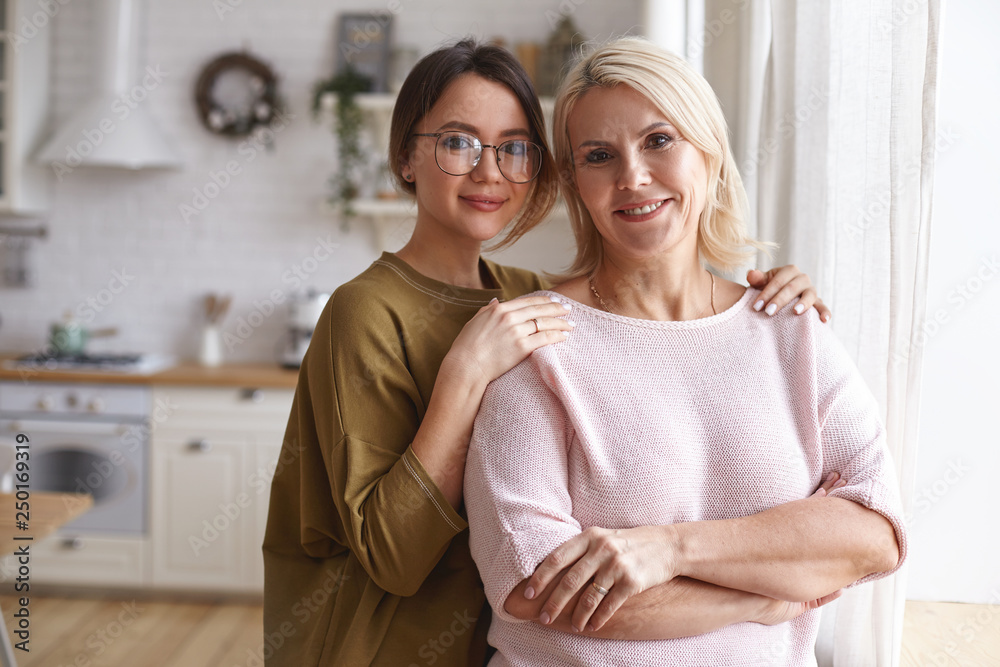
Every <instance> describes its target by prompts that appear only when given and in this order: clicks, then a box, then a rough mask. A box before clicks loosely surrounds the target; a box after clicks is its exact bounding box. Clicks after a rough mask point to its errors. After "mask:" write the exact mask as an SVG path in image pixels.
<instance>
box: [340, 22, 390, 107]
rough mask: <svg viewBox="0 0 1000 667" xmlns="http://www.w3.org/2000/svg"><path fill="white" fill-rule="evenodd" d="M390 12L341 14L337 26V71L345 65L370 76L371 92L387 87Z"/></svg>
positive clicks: (385, 89) (381, 90) (341, 69)
mask: <svg viewBox="0 0 1000 667" xmlns="http://www.w3.org/2000/svg"><path fill="white" fill-rule="evenodd" d="M391 52H392V14H390V13H388V12H384V13H378V12H369V13H365V14H341V15H340V20H339V21H338V26H337V71H338V72H343V71H344V70H346V69H347V67H348V66H350V67H352V68H353V69H354V70H355V71H356V72H358V74H361V75H362V76H365V77H368V78H370V79H371V80H372V89H371V92H373V93H384V92H387V91H388V90H389V62H390V56H391Z"/></svg>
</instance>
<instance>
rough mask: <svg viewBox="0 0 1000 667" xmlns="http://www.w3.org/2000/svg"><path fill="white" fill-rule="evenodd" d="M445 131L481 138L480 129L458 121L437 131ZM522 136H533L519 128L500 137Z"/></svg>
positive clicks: (447, 124)
mask: <svg viewBox="0 0 1000 667" xmlns="http://www.w3.org/2000/svg"><path fill="white" fill-rule="evenodd" d="M443 130H461V131H462V132H468V133H469V134H475V135H476V136H479V130H478V129H476V128H475V127H473V126H471V125H469V124H468V123H462V122H460V121H457V120H453V121H450V122H447V123H445V124H444V125H442V126H441V127H439V128H438V129H437V131H438V132H441V131H443ZM521 136H526V137H530V136H531V132H529V131H528V130H525V129H524V128H520V127H518V128H512V129H509V130H504V131H503V132H501V133H500V137H501V138H504V137H521Z"/></svg>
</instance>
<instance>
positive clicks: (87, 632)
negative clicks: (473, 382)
mask: <svg viewBox="0 0 1000 667" xmlns="http://www.w3.org/2000/svg"><path fill="white" fill-rule="evenodd" d="M0 607H2V608H3V618H4V621H5V622H6V623H7V626H8V630H10V629H11V628H12V627H13V625H12V614H13V613H14V611H16V609H17V602H16V600H15V599H14V598H12V597H0ZM29 610H30V618H31V629H30V632H31V635H30V637H31V639H30V644H29V648H30V649H31V650H30V652H29V653H22V652H21V651H15V654H16V656H17V659H18V665H19V666H20V667H84V666H86V667H119V666H126V665H127V666H128V667H260V666H262V665H263V659H262V648H263V641H262V614H261V608H260V606H259V605H257V604H232V603H226V604H212V603H207V602H167V601H163V600H142V599H139V600H132V599H127V600H122V599H111V598H109V599H102V600H95V599H86V598H56V597H38V596H33V597H32V598H31V602H30V606H29ZM12 641H14V642H16V641H18V638H16V637H14V638H13V640H12ZM902 665H903V667H925V666H933V667H939V666H940V667H950V666H953V665H961V666H962V667H965V666H974V667H983V666H987V665H1000V605H994V606H992V607H991V606H989V605H967V604H950V603H940V602H908V603H907V605H906V617H905V624H904V630H903V659H902Z"/></svg>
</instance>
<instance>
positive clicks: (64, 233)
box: [0, 0, 641, 361]
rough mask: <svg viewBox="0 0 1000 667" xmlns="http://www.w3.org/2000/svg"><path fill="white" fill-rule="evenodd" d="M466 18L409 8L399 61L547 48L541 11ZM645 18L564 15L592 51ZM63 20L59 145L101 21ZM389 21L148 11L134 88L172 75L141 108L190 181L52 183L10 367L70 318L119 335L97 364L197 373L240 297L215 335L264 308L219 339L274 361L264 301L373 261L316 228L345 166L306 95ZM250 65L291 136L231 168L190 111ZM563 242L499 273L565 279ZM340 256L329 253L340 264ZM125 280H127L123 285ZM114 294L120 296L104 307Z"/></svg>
mask: <svg viewBox="0 0 1000 667" xmlns="http://www.w3.org/2000/svg"><path fill="white" fill-rule="evenodd" d="M468 4H469V3H467V2H462V1H461V0H450V1H446V2H435V3H433V5H429V4H428V3H420V2H416V1H413V0H411V1H409V2H408V1H406V0H402V1H401V2H400V3H399V7H400V11H398V13H396V14H395V15H394V26H393V30H394V33H395V41H396V43H397V44H399V45H405V46H409V47H413V48H415V49H417V51H418V52H419V53H420V54H425V53H427V52H429V51H431V50H433V49H434V48H435V47H436V46H438V45H439V44H441V43H443V42H445V41H448V40H451V39H454V37H455V36H462V35H476V36H480V37H485V38H490V37H494V36H498V37H501V38H505V39H507V40H509V41H510V42H511V43H512V45H513V41H514V39H515V36H516V40H518V41H522V40H523V41H534V42H539V43H544V40H545V38H546V36H547V35H548V34H549V33H550V32H551V31H552V29H553V27H554V23H555V20H554V19H552V20H551V21H550V20H548V19H547V18H546V10H545V9H544V8H543V7H542V6H541V3H538V2H535V1H533V0H516V1H513V2H503V3H477V6H476V9H475V11H474V12H470V10H469V9H468ZM544 4H545V5H546V6H548V7H549V10H550V11H549V12H548V13H549V14H550V16H555V17H559V16H560V14H559V11H558V9H559V6H560V5H559V2H557V1H554V2H548V3H544ZM640 4H641V3H640V2H639V1H638V0H628V1H626V2H614V3H612V2H594V1H588V2H580V3H579V6H578V7H577V6H576V5H575V4H574V3H572V2H570V1H569V0H565V1H564V2H563V5H567V6H569V7H571V8H573V10H574V11H573V12H572V17H573V20H574V21H575V22H576V23H577V25H578V26H579V28H580V30H581V32H583V33H584V34H586V35H588V36H591V37H593V38H598V39H600V38H607V37H609V36H611V35H615V34H622V33H626V32H629V31H634V30H636V28H637V27H638V26H639V21H640ZM53 5H54V6H55V7H57V8H58V11H57V13H56V15H55V16H54V17H53V18H52V21H51V29H52V32H53V34H52V79H51V81H52V90H51V114H52V123H53V126H54V127H59V126H60V124H61V123H63V122H65V121H66V120H67V119H68V117H69V116H70V114H72V112H74V111H75V110H77V109H78V108H79V107H80V106H81V105H82V104H84V103H86V102H87V101H88V100H89V99H90V96H91V94H92V88H93V86H94V85H95V78H96V71H95V70H96V67H95V64H94V60H95V58H94V56H95V49H96V47H97V44H96V43H95V40H94V38H93V37H94V35H95V34H96V32H95V28H96V26H95V25H94V21H95V16H94V15H95V12H94V11H93V6H92V3H88V2H66V3H65V4H60V3H53ZM385 9H386V3H385V2H380V1H377V0H373V1H369V2H363V1H362V2H352V3H351V4H350V6H345V5H344V4H342V3H331V2H322V1H320V0H294V1H292V2H282V3H280V4H279V3H274V2H267V1H266V0H243V1H242V2H235V1H231V2H230V1H227V0H219V1H218V2H214V3H213V2H203V1H201V0H180V1H178V2H169V3H165V2H150V3H149V5H148V10H147V11H148V15H149V18H148V21H147V26H148V32H147V34H146V36H145V39H143V40H142V42H141V43H142V44H143V47H142V49H141V52H140V62H141V63H142V66H140V67H139V68H138V69H139V71H140V72H142V70H143V69H144V68H145V65H147V64H148V65H149V66H150V67H152V68H153V69H154V70H158V71H161V72H162V73H163V75H162V83H159V84H156V85H154V86H152V87H151V88H152V89H151V90H150V91H149V96H148V98H147V99H146V100H145V101H143V102H141V104H142V106H143V107H144V108H145V109H146V110H147V111H148V113H149V115H150V116H152V118H153V119H154V120H155V121H156V122H157V123H158V124H159V127H160V128H161V130H162V133H163V135H164V136H165V137H166V139H167V140H168V141H169V143H170V145H171V146H172V147H173V149H174V150H175V152H176V153H177V154H178V155H179V156H180V158H181V159H182V160H183V167H182V168H181V169H179V170H148V171H147V170H140V171H136V172H129V171H125V170H119V169H106V168H77V169H73V170H72V171H71V172H69V173H64V174H62V175H61V180H58V181H57V180H56V179H53V181H54V187H53V190H52V197H51V208H50V211H49V213H48V214H47V215H45V216H44V217H43V218H42V219H41V222H43V223H44V224H45V225H46V226H47V227H48V229H49V238H48V239H46V240H44V241H40V242H34V243H32V244H31V245H32V246H33V248H32V250H31V252H30V256H29V258H28V259H29V262H30V266H31V268H32V269H33V274H34V276H33V279H34V284H33V286H32V287H31V288H30V289H4V290H2V292H0V298H2V300H3V307H2V309H0V318H2V323H0V352H2V351H6V352H15V353H23V352H24V351H25V350H37V349H39V348H40V347H42V346H43V345H44V342H45V339H46V336H47V332H48V327H49V325H50V323H52V322H54V321H57V320H60V319H61V318H62V317H63V314H64V312H65V311H72V312H74V313H75V314H76V315H77V317H78V318H81V319H88V320H89V321H86V322H84V323H85V324H86V325H87V326H92V327H96V326H105V325H106V326H117V327H119V329H120V332H119V334H118V335H117V336H116V337H114V338H109V339H95V340H94V341H93V343H92V345H91V351H98V352H100V351H112V350H114V351H142V352H160V353H168V354H173V355H176V356H178V357H181V358H193V357H196V356H197V353H198V345H199V340H200V328H201V326H200V323H201V322H202V321H203V318H202V313H203V307H202V299H203V297H204V295H205V294H206V293H207V292H210V291H214V292H227V293H232V294H233V295H234V301H233V305H232V308H231V310H230V312H229V314H228V316H227V317H226V318H225V320H224V321H223V323H222V330H223V333H224V334H225V333H227V332H228V333H232V334H235V333H236V328H237V326H238V325H239V323H240V318H244V320H245V318H247V317H248V316H249V315H250V314H251V312H252V311H253V310H254V309H255V308H256V309H258V310H260V311H262V314H263V315H265V318H264V321H263V323H262V324H260V325H259V326H258V327H255V328H253V333H252V335H250V336H244V337H240V338H239V341H240V342H239V343H236V344H234V342H233V339H232V338H230V337H226V340H228V341H229V343H230V344H229V345H227V346H225V347H224V353H225V357H226V359H227V360H235V361H239V360H262V361H263V360H270V359H274V358H275V357H276V355H277V349H278V347H279V346H280V345H281V339H282V336H283V335H284V333H285V331H286V329H287V327H286V324H287V317H286V313H287V310H286V307H285V306H282V307H279V308H277V309H276V311H274V313H273V314H271V315H270V316H268V315H269V312H270V311H269V308H268V306H267V305H266V304H264V303H263V302H264V301H265V300H267V299H269V298H270V295H271V293H272V292H273V291H274V290H281V292H282V294H284V295H286V296H287V295H291V294H292V293H294V292H296V291H302V290H305V289H307V288H309V287H312V288H315V289H317V290H320V291H330V290H332V289H333V288H335V287H336V286H337V285H339V284H341V283H342V282H344V281H346V280H348V279H349V278H351V277H352V276H354V275H355V274H357V273H359V272H360V271H361V270H363V269H364V268H365V267H367V266H368V264H370V263H371V261H372V260H373V259H374V258H375V257H376V256H377V255H378V248H377V245H376V240H375V235H374V232H373V229H372V227H371V225H370V224H366V222H365V221H364V220H360V219H357V220H353V221H352V222H351V223H350V226H349V228H348V229H347V230H344V229H342V226H341V224H340V221H339V220H338V219H337V218H336V214H333V213H324V212H323V207H322V203H323V201H324V199H325V198H326V197H327V196H328V194H329V187H328V183H327V181H328V179H329V178H330V176H331V174H332V173H333V169H334V164H335V163H334V140H333V137H332V134H331V132H330V130H329V127H328V126H324V125H322V124H320V123H317V122H316V121H314V119H313V117H312V114H311V110H310V106H311V95H312V87H313V85H314V84H315V83H316V82H317V81H318V80H320V79H325V78H328V77H329V76H330V75H331V74H332V73H333V70H334V63H335V52H334V51H335V46H334V44H335V31H336V17H337V15H338V13H340V12H343V11H345V10H350V11H351V12H356V13H364V12H366V11H385ZM39 38H41V37H39ZM243 48H246V49H248V50H249V52H250V53H251V54H253V55H255V56H256V57H258V58H260V59H262V60H263V61H265V62H266V63H268V64H269V65H270V66H271V68H272V69H273V70H274V71H275V72H276V74H277V75H278V77H279V86H280V93H281V95H282V96H283V97H284V99H285V101H286V106H287V110H288V112H289V115H290V116H291V120H290V122H289V123H288V125H287V127H286V128H284V129H281V130H279V131H277V132H276V135H275V138H274V144H273V151H270V152H268V151H267V150H256V152H255V153H256V154H255V155H253V156H252V157H250V156H249V151H244V153H242V154H241V153H240V152H239V151H238V146H239V145H240V144H241V142H242V140H235V141H234V140H230V139H226V138H223V137H219V136H215V135H213V134H211V133H209V132H208V131H207V130H206V129H205V128H204V127H203V126H202V125H201V122H200V120H199V118H198V116H197V113H196V110H195V105H194V102H193V97H194V96H193V89H194V85H195V81H196V80H197V77H198V74H199V73H200V71H201V69H202V67H203V66H204V65H205V64H206V63H207V62H208V61H209V60H211V59H212V58H213V57H215V56H216V55H219V54H220V53H222V52H224V51H230V50H240V49H243ZM109 117H111V118H115V116H114V115H113V114H109ZM256 148H258V149H259V148H260V146H259V145H257V147H256ZM231 160H235V161H237V162H238V163H239V165H240V167H241V172H240V173H239V174H238V175H235V176H233V177H232V179H231V182H230V183H229V184H228V185H227V186H226V187H224V188H221V191H220V192H219V194H218V196H216V197H215V198H214V199H211V200H210V201H209V204H208V206H207V207H205V208H204V210H199V211H197V213H196V214H194V215H189V216H187V217H188V219H187V220H185V215H184V212H183V211H182V210H181V208H180V207H181V206H182V205H187V206H192V205H193V202H194V200H195V197H196V194H195V193H196V191H197V192H199V193H203V194H204V193H205V191H206V186H208V187H209V193H211V192H213V191H214V190H213V188H214V185H213V180H212V174H213V173H219V172H225V169H226V165H227V163H228V162H229V161H231ZM557 224H558V223H557ZM562 231H563V230H562V229H560V230H557V231H556V232H555V233H553V232H549V233H548V234H547V235H546V234H545V233H544V232H542V233H541V235H540V236H539V237H538V238H542V237H543V236H547V237H548V238H552V239H553V240H555V250H556V252H555V253H553V248H552V247H550V244H548V243H545V242H541V243H534V244H522V245H524V247H523V248H519V249H518V250H517V251H515V252H514V253H511V254H508V255H505V257H506V259H504V260H503V261H507V262H509V263H514V264H518V265H521V266H528V267H530V268H545V269H553V270H554V269H557V268H559V260H558V259H556V256H558V254H559V252H563V254H564V256H567V257H568V249H569V247H570V246H571V243H572V240H571V238H570V237H569V236H567V235H565V234H563V233H562ZM0 233H2V232H0ZM390 240H392V238H391V237H390ZM331 244H334V245H336V246H337V247H336V249H335V250H333V251H332V252H330V251H329V250H328V248H329V246H330V245H331ZM529 246H530V247H529ZM396 247H398V244H397V246H396ZM392 249H395V248H392ZM116 273H121V274H122V275H123V276H124V277H125V280H124V281H123V280H121V279H116V278H115V276H116ZM123 282H127V284H126V285H124V289H122V288H121V285H122V283H123ZM109 285H110V288H109ZM109 289H112V290H116V291H117V290H120V291H118V293H114V292H112V296H113V298H110V300H109V297H108V290H109ZM102 291H103V293H102ZM88 300H92V301H91V302H90V303H89V304H88ZM255 301H256V302H257V303H259V304H262V305H260V306H255ZM105 302H106V303H105ZM94 303H96V304H97V305H96V307H95V306H94V305H93V304H94ZM253 321H254V322H258V321H259V318H258V317H257V316H254V320H253ZM245 331H246V330H245V329H243V332H244V333H245Z"/></svg>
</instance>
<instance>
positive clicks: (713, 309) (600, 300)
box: [587, 271, 718, 315]
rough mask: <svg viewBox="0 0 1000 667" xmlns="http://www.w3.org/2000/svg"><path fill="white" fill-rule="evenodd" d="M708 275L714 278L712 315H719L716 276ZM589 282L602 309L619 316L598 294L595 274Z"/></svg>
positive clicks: (588, 279)
mask: <svg viewBox="0 0 1000 667" xmlns="http://www.w3.org/2000/svg"><path fill="white" fill-rule="evenodd" d="M708 275H709V276H711V278H712V293H711V297H710V299H711V304H712V314H713V315H718V312H716V310H715V274H714V273H712V272H711V271H709V272H708ZM587 282H588V283H589V284H590V291H591V292H593V293H594V296H595V297H597V302H598V303H599V304H601V308H603V309H604V310H606V311H608V312H609V313H611V314H612V315H618V314H619V313H616V312H615V311H613V310H611V306H609V305H608V304H606V303H605V302H604V299H602V298H601V293H600V292H598V291H597V287H595V286H594V274H593V273H591V274H590V275H589V276H588V277H587Z"/></svg>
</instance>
